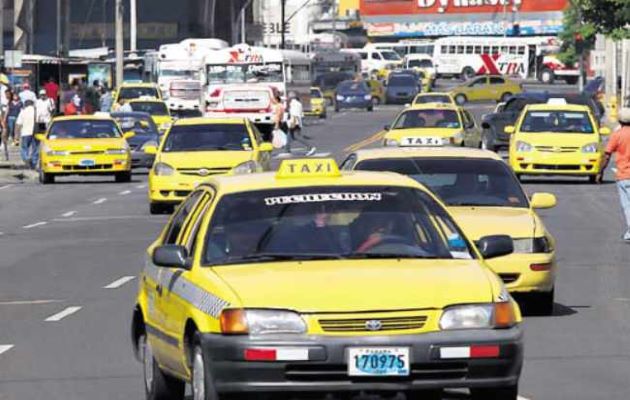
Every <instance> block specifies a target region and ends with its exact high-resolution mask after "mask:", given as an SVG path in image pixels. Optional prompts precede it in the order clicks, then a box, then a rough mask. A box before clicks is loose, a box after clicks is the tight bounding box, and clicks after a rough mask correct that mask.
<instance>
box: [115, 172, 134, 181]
mask: <svg viewBox="0 0 630 400" xmlns="http://www.w3.org/2000/svg"><path fill="white" fill-rule="evenodd" d="M115 177H116V182H118V183H126V182H131V171H125V172H117V173H116V176H115Z"/></svg>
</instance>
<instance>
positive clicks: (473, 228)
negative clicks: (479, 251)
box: [448, 207, 537, 240]
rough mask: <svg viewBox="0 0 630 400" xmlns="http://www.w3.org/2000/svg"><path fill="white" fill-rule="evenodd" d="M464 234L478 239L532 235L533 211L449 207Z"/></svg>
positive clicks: (535, 223) (503, 208)
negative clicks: (493, 236) (495, 236)
mask: <svg viewBox="0 0 630 400" xmlns="http://www.w3.org/2000/svg"><path fill="white" fill-rule="evenodd" d="M448 210H449V211H450V212H451V214H452V215H453V217H455V220H456V221H457V223H458V224H459V226H460V227H461V228H462V229H463V230H464V232H465V233H466V236H467V237H469V238H470V239H472V240H478V239H480V238H481V237H483V236H489V235H509V236H511V237H513V238H529V237H533V236H534V233H535V231H536V228H537V221H536V218H535V215H534V212H533V211H532V210H530V209H529V208H514V207H449V208H448Z"/></svg>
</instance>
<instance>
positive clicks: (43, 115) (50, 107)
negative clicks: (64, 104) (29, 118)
mask: <svg viewBox="0 0 630 400" xmlns="http://www.w3.org/2000/svg"><path fill="white" fill-rule="evenodd" d="M35 111H36V112H37V132H46V129H47V128H48V124H50V121H51V120H52V116H53V114H54V112H55V102H54V101H53V100H52V99H51V98H49V97H48V95H47V94H46V90H44V89H41V90H40V91H39V98H38V99H37V102H36V103H35Z"/></svg>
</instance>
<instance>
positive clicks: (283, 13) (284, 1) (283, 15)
mask: <svg viewBox="0 0 630 400" xmlns="http://www.w3.org/2000/svg"><path fill="white" fill-rule="evenodd" d="M286 7H287V0H280V48H281V49H283V50H284V47H285V37H284V35H285V32H284V31H285V29H284V24H285V23H284V20H285V19H286Z"/></svg>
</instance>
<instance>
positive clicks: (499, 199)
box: [342, 147, 557, 315]
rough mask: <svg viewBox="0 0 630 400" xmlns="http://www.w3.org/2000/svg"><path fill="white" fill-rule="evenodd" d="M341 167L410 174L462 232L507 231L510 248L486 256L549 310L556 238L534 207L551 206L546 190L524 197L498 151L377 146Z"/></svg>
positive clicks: (515, 289) (512, 285)
mask: <svg viewBox="0 0 630 400" xmlns="http://www.w3.org/2000/svg"><path fill="white" fill-rule="evenodd" d="M342 169H344V170H360V171H389V172H397V173H400V174H404V175H407V176H410V177H411V178H413V179H415V180H417V181H418V182H420V183H422V184H424V185H426V186H427V187H428V188H430V189H431V190H432V191H433V192H434V193H435V194H436V195H438V196H439V197H440V198H441V199H442V201H443V202H444V203H446V206H447V207H448V210H449V211H450V213H451V214H452V215H453V216H454V217H455V220H456V221H457V223H458V224H459V225H460V226H461V227H462V229H463V230H464V232H465V233H466V235H467V236H468V237H469V238H470V239H472V240H474V241H478V240H479V239H480V238H481V237H484V236H487V235H508V236H510V237H511V238H512V240H513V241H514V253H513V254H510V255H506V256H504V257H498V258H495V259H492V260H488V264H489V265H490V268H492V270H493V271H494V272H496V273H497V274H498V276H499V277H500V278H501V279H502V280H503V282H504V283H505V285H506V287H507V289H508V290H509V291H510V292H511V293H519V294H524V295H526V296H523V301H524V302H526V303H528V305H529V306H530V307H529V308H530V310H531V311H533V312H536V313H540V314H545V315H548V314H551V313H552V312H553V305H554V287H555V276H556V268H557V267H556V256H555V239H554V238H553V236H552V235H551V234H550V233H549V231H547V229H546V228H545V225H544V224H543V221H542V219H541V218H540V217H539V216H538V214H537V213H536V210H537V209H544V208H551V207H553V206H555V204H556V199H555V197H554V196H553V195H552V194H549V193H534V194H533V195H532V196H531V198H528V197H527V196H526V195H525V193H524V191H523V188H522V187H521V185H520V184H519V182H518V180H517V179H516V177H515V176H514V174H513V173H512V172H511V171H510V168H509V166H508V165H507V164H506V163H505V162H504V161H503V159H501V157H499V156H498V155H497V154H496V153H494V152H491V151H487V150H478V149H460V148H452V147H450V148H449V147H442V148H434V147H431V148H428V147H407V148H380V149H369V150H359V151H357V152H355V153H352V154H350V155H349V156H348V157H347V159H346V161H345V162H344V164H343V165H342Z"/></svg>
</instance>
